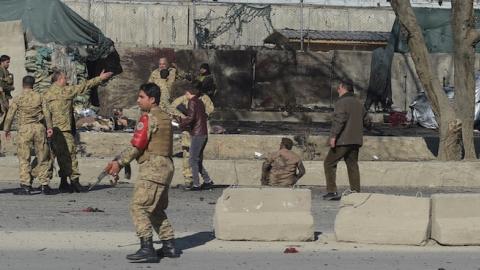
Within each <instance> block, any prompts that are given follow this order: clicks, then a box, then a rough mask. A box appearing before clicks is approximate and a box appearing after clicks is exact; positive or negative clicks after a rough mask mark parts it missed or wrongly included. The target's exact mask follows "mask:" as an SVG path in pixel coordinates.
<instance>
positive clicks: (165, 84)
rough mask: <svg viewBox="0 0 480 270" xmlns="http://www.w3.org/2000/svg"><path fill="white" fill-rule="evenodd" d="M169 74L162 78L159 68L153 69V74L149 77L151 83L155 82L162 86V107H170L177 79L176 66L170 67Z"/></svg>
mask: <svg viewBox="0 0 480 270" xmlns="http://www.w3.org/2000/svg"><path fill="white" fill-rule="evenodd" d="M168 71H169V74H168V77H167V78H166V79H162V78H161V77H160V70H159V69H158V68H157V69H155V70H154V71H152V74H150V78H149V79H148V82H149V83H154V84H156V85H158V87H160V93H161V96H160V107H162V108H163V109H165V108H167V107H168V104H170V97H171V95H172V92H171V91H172V84H173V82H174V81H175V78H176V76H177V75H176V74H177V70H176V69H174V68H169V69H168Z"/></svg>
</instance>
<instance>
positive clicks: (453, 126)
mask: <svg viewBox="0 0 480 270" xmlns="http://www.w3.org/2000/svg"><path fill="white" fill-rule="evenodd" d="M391 4H392V8H393V10H394V11H395V14H396V15H397V17H398V18H399V20H400V23H401V24H402V25H403V27H404V28H405V29H406V31H407V32H408V46H409V47H410V52H411V55H412V59H413V61H414V63H415V68H416V71H417V74H418V77H419V79H420V82H421V83H422V86H423V88H424V89H425V92H426V94H427V97H428V99H429V100H430V102H431V103H432V108H433V112H434V113H435V116H436V117H437V119H438V123H439V129H440V145H439V150H438V159H439V160H460V159H461V158H462V148H464V151H465V155H464V158H465V159H475V158H476V156H475V147H474V143H473V116H474V110H475V108H474V100H475V70H474V64H475V44H476V43H477V42H478V41H479V40H480V36H479V34H478V32H477V31H476V30H475V20H474V16H473V0H453V1H452V30H453V33H454V51H455V53H454V61H455V102H454V103H453V104H452V103H450V102H449V100H448V97H447V95H446V94H445V92H444V91H443V88H442V85H441V84H440V80H439V79H438V77H437V76H436V75H435V74H433V72H432V70H433V69H432V66H431V62H430V57H429V52H428V50H427V47H426V45H425V40H424V38H423V34H422V30H421V29H420V27H419V25H418V23H417V18H416V17H415V13H414V12H413V9H412V6H411V4H410V1H406V0H392V1H391ZM462 142H463V143H462Z"/></svg>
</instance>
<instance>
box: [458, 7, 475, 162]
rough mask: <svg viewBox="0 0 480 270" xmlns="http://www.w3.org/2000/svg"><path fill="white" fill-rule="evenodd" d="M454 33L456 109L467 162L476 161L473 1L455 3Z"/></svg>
mask: <svg viewBox="0 0 480 270" xmlns="http://www.w3.org/2000/svg"><path fill="white" fill-rule="evenodd" d="M452 32H453V41H454V46H455V53H454V68H455V104H456V106H455V108H456V111H457V115H458V117H459V118H460V119H461V120H462V123H463V124H462V140H463V147H464V151H465V159H466V160H473V159H476V154H475V145H474V141H473V117H474V113H475V45H476V44H477V42H478V32H477V31H476V30H475V19H474V13H473V0H461V1H460V0H456V1H455V0H454V1H452Z"/></svg>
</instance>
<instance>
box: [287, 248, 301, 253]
mask: <svg viewBox="0 0 480 270" xmlns="http://www.w3.org/2000/svg"><path fill="white" fill-rule="evenodd" d="M283 253H298V250H297V249H296V248H294V247H288V248H286V249H285V251H283Z"/></svg>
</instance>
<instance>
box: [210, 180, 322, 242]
mask: <svg viewBox="0 0 480 270" xmlns="http://www.w3.org/2000/svg"><path fill="white" fill-rule="evenodd" d="M311 200H312V198H311V191H310V190H309V189H290V188H263V187H262V188H228V189H225V190H224V191H223V194H222V196H221V197H220V198H219V199H218V201H217V205H216V208H215V216H214V227H215V236H216V237H217V238H218V239H221V240H252V241H309V240H313V239H314V224H313V216H312V213H311Z"/></svg>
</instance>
